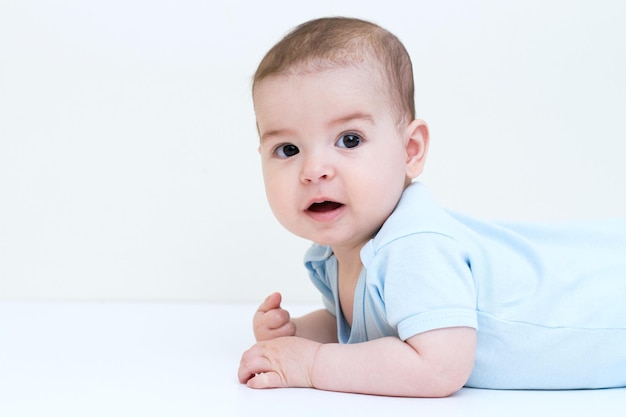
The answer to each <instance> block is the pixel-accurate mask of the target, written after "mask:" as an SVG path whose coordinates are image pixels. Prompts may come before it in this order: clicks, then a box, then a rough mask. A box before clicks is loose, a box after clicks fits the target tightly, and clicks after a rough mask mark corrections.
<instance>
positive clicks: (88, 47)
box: [0, 0, 626, 302]
mask: <svg viewBox="0 0 626 417" xmlns="http://www.w3.org/2000/svg"><path fill="white" fill-rule="evenodd" d="M325 15H352V16H356V17H362V18H365V19H371V20H374V21H376V22H378V23H380V24H381V25H383V26H385V27H386V28H388V29H389V30H391V31H392V32H394V33H396V34H397V35H398V36H399V37H400V39H401V40H402V41H403V42H404V43H405V45H406V47H407V49H408V50H409V52H410V54H411V56H412V57H413V61H414V63H415V73H416V90H417V95H416V100H417V108H418V114H419V116H420V117H422V118H424V119H425V120H426V121H427V122H428V123H429V125H430V127H431V131H432V132H431V133H432V135H431V141H432V144H431V150H430V156H429V161H428V163H427V164H426V173H425V176H424V180H425V181H426V182H427V183H428V184H429V185H430V186H431V189H432V190H433V192H434V193H435V194H436V196H437V197H439V198H440V199H441V201H442V203H444V205H446V206H449V207H451V208H455V209H457V210H461V211H466V212H469V213H472V214H477V215H481V216H487V217H498V218H507V219H508V218H511V219H513V218H524V219H535V218H546V219H554V218H575V217H589V216H605V215H611V214H613V215H616V214H622V215H623V214H624V213H626V193H624V192H623V190H624V178H626V164H624V163H623V155H624V154H626V140H624V138H626V124H624V123H623V118H624V117H623V116H624V114H626V77H624V74H626V42H624V39H626V25H624V22H625V21H626V2H624V1H620V0H613V1H611V0H606V1H589V0H524V1H499V0H446V1H439V2H438V1H433V0H415V1H406V0H385V1H380V0H341V1H338V0H326V1H324V0H316V1H305V2H301V1H291V2H289V1H285V0H264V1H256V2H255V1H249V0H224V1H207V0H179V1H175V2H173V1H156V2H155V1H150V0H89V1H84V0H64V1H50V0H28V1H24V0H2V1H0V298H2V299H43V300H46V299H57V300H59V299H76V300H85V299H90V300H102V299H107V300H211V301H248V302H257V301H259V300H261V299H263V298H264V297H265V296H266V295H267V294H269V293H270V292H272V291H274V290H278V289H280V290H281V291H283V293H284V294H285V296H286V299H288V300H293V301H294V302H316V301H317V300H318V299H319V298H318V295H317V293H316V291H314V290H313V289H312V286H311V285H310V284H309V283H308V280H307V279H306V277H305V274H304V271H303V269H302V266H301V263H300V260H301V258H302V254H303V251H304V248H305V247H306V246H307V243H306V242H303V241H301V240H299V239H298V238H295V237H292V236H290V235H289V234H288V233H287V232H285V231H283V230H282V228H281V227H280V226H279V225H278V224H277V222H276V221H275V220H274V219H273V217H272V215H271V213H270V211H269V209H268V207H267V204H266V202H265V197H264V194H263V186H262V184H261V175H260V168H259V162H258V155H257V153H256V146H257V141H258V139H257V135H256V131H255V125H254V115H253V112H252V103H251V100H250V92H249V87H250V77H251V76H252V74H253V72H254V70H255V68H256V65H257V64H258V62H259V60H260V59H261V57H262V55H263V54H264V53H265V52H266V51H267V49H269V48H270V47H271V46H272V45H273V44H274V43H275V42H276V41H277V40H278V39H279V38H280V37H281V36H282V35H283V34H284V33H285V32H286V31H287V30H288V29H290V28H292V27H293V26H295V25H296V24H299V23H301V22H303V21H305V20H308V19H311V18H314V17H319V16H325ZM268 242H269V243H268ZM242 256H243V257H244V258H245V262H242V261H241V259H242ZM233 266H236V268H235V267H233ZM278 267H279V268H280V271H281V272H280V273H276V272H275V271H276V269H277V268H278ZM259 271H261V272H259Z"/></svg>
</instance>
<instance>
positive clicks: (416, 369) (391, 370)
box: [311, 337, 467, 397]
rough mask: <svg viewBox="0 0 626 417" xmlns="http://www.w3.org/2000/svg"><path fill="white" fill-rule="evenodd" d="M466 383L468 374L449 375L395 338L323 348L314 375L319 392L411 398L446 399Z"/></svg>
mask: <svg viewBox="0 0 626 417" xmlns="http://www.w3.org/2000/svg"><path fill="white" fill-rule="evenodd" d="M466 379H467V375H466V371H465V370H463V369H461V370H459V372H456V371H454V370H453V371H452V372H449V370H447V369H446V368H445V367H441V366H440V364H439V363H437V361H436V363H430V362H429V361H428V360H427V359H426V358H424V357H422V356H421V355H420V354H418V352H416V351H415V349H413V347H412V346H410V345H409V344H408V343H405V342H403V341H401V340H400V339H397V338H393V337H387V338H382V339H378V340H374V341H370V342H365V343H358V344H350V345H339V344H327V345H323V346H321V347H320V349H319V351H318V353H317V355H316V358H315V362H314V365H313V370H312V375H311V381H312V383H313V385H314V386H315V387H316V388H319V389H324V390H329V391H342V392H354V393H363V394H376V395H387V396H407V397H445V396H448V395H450V394H452V393H454V392H456V391H457V390H458V389H460V388H461V387H462V386H463V384H464V383H465V381H466Z"/></svg>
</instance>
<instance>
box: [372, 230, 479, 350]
mask: <svg viewBox="0 0 626 417" xmlns="http://www.w3.org/2000/svg"><path fill="white" fill-rule="evenodd" d="M363 260H364V265H365V267H366V268H367V277H368V283H367V285H368V287H369V288H368V291H373V292H376V293H377V294H378V297H379V300H380V302H381V303H382V304H383V305H384V307H383V310H384V312H385V314H386V319H387V321H388V323H389V325H390V326H392V327H394V328H396V329H397V332H398V336H399V337H400V338H401V339H402V340H406V339H408V338H409V337H411V336H414V335H416V334H419V333H423V332H427V331H429V330H434V329H440V328H448V327H472V328H477V327H478V325H477V312H476V290H475V286H474V280H473V278H472V273H471V262H470V259H469V256H468V254H467V253H466V252H465V251H464V249H462V247H461V245H459V243H458V242H457V241H456V240H454V239H453V238H451V237H449V236H446V235H442V234H438V233H432V232H422V233H415V234H411V235H408V236H404V237H402V238H398V239H395V240H393V241H391V242H389V243H387V244H386V245H384V246H383V247H381V248H379V249H378V250H375V249H374V247H373V246H369V247H366V250H365V251H363Z"/></svg>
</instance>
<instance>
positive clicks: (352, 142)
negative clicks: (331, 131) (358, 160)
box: [336, 133, 363, 149]
mask: <svg viewBox="0 0 626 417" xmlns="http://www.w3.org/2000/svg"><path fill="white" fill-rule="evenodd" d="M362 141H363V139H361V137H360V136H359V135H355V134H354V133H348V134H345V135H341V136H340V137H339V139H338V140H337V143H336V145H337V146H339V147H340V148H347V149H350V148H356V147H357V146H359V145H360V144H361V142H362Z"/></svg>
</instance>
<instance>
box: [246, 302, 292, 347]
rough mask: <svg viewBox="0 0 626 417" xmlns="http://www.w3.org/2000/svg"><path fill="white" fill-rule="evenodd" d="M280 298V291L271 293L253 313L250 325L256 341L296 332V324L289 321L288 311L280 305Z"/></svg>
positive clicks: (290, 334)
mask: <svg viewBox="0 0 626 417" xmlns="http://www.w3.org/2000/svg"><path fill="white" fill-rule="evenodd" d="M281 299H282V296H281V295H280V293H278V292H275V293H273V294H272V295H270V296H269V297H267V298H266V299H265V301H263V303H262V304H261V305H260V306H259V309H258V310H257V312H256V313H255V314H254V319H253V321H252V325H253V328H254V337H255V338H256V340H257V341H258V342H260V341H263V340H270V339H275V338H277V337H283V336H294V335H295V334H296V325H295V324H294V323H293V322H292V321H291V319H290V316H289V312H288V311H287V310H284V309H282V308H281V307H280V302H281Z"/></svg>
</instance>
